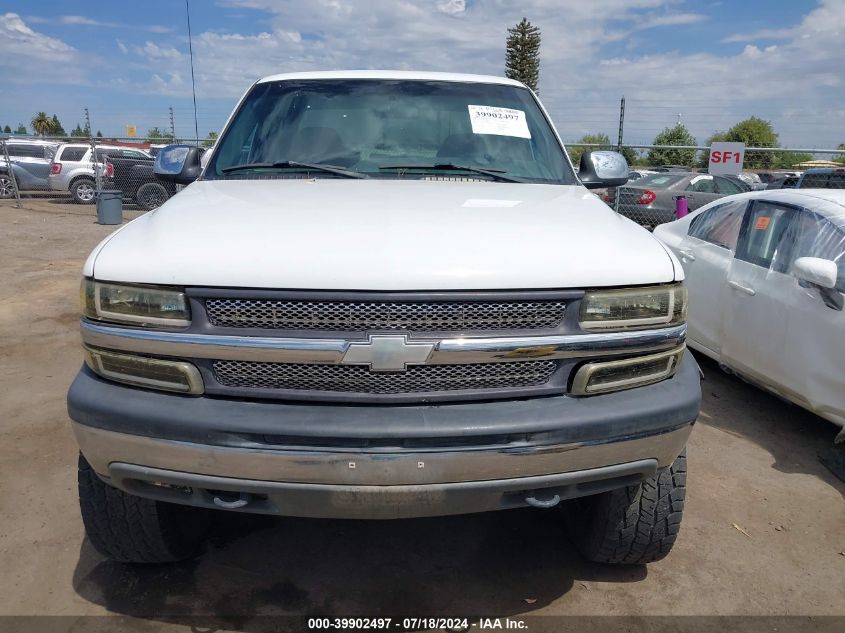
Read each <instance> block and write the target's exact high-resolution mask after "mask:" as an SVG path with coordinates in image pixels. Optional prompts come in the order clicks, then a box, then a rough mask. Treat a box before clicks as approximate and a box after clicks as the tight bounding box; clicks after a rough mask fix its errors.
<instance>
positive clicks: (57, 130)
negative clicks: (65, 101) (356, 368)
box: [50, 114, 67, 136]
mask: <svg viewBox="0 0 845 633" xmlns="http://www.w3.org/2000/svg"><path fill="white" fill-rule="evenodd" d="M50 124H51V129H50V134H52V135H53V136H66V135H67V132H65V128H64V127H62V124H61V123H60V122H59V117H57V116H56V115H55V114H54V115H53V118H52V119H50Z"/></svg>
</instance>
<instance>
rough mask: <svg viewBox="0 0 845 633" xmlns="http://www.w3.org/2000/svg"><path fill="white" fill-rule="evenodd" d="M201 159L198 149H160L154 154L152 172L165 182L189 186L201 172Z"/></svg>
mask: <svg viewBox="0 0 845 633" xmlns="http://www.w3.org/2000/svg"><path fill="white" fill-rule="evenodd" d="M201 157H202V152H201V151H200V148H199V147H193V146H191V145H168V146H166V147H162V148H161V149H160V150H159V152H158V154H156V158H155V163H153V171H154V172H155V175H156V176H157V177H158V178H160V179H161V180H164V181H166V182H173V183H176V184H177V185H189V184H191V183H192V182H194V181H195V180H196V179H197V178H198V177H199V175H200V173H201V172H202V166H201V164H200V158H201Z"/></svg>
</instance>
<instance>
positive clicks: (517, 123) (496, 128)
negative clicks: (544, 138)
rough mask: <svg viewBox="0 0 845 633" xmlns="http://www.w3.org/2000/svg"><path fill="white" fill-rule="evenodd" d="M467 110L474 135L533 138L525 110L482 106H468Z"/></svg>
mask: <svg viewBox="0 0 845 633" xmlns="http://www.w3.org/2000/svg"><path fill="white" fill-rule="evenodd" d="M467 108H468V109H469V121H470V123H471V124H472V133H473V134H496V135H497V136H516V137H519V138H531V132H530V131H529V130H528V123H527V122H526V121H525V112H524V111H523V110H512V109H510V108H496V107H494V106H482V105H468V106H467Z"/></svg>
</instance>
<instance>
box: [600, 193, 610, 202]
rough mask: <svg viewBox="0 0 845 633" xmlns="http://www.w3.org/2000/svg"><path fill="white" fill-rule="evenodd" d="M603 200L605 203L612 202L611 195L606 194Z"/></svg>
mask: <svg viewBox="0 0 845 633" xmlns="http://www.w3.org/2000/svg"><path fill="white" fill-rule="evenodd" d="M601 199H602V200H604V201H605V202H610V194H609V193H606V194H604V195H602V197H601Z"/></svg>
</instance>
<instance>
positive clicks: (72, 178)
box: [48, 143, 146, 204]
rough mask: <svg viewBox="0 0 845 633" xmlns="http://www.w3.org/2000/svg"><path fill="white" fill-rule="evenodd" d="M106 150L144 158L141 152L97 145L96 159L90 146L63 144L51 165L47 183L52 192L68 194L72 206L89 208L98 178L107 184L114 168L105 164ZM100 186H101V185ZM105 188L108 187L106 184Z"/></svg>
mask: <svg viewBox="0 0 845 633" xmlns="http://www.w3.org/2000/svg"><path fill="white" fill-rule="evenodd" d="M108 150H117V151H124V150H125V151H127V152H132V153H137V154H138V155H139V156H146V154H144V153H143V152H140V151H138V150H133V149H127V148H122V147H116V146H107V145H98V146H97V149H96V156H93V155H92V150H91V146H90V145H86V144H82V143H66V144H63V145H60V146H59V149H58V151H57V152H56V157H55V158H54V159H53V162H52V163H51V164H50V176H49V178H48V182H49V185H50V189H52V190H53V191H70V193H71V195H72V196H73V199H74V201H75V202H78V203H80V204H91V203H92V202H94V197H95V193H96V191H97V174H96V172H95V171H94V170H95V168H96V170H97V171H98V172H99V174H100V178H101V179H103V180H110V179H111V178H112V176H113V175H114V168H113V167H112V165H111V164H110V163H109V162H108V154H107V153H106V151H108ZM101 184H103V183H101ZM106 186H109V185H108V184H106Z"/></svg>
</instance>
